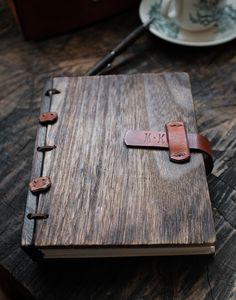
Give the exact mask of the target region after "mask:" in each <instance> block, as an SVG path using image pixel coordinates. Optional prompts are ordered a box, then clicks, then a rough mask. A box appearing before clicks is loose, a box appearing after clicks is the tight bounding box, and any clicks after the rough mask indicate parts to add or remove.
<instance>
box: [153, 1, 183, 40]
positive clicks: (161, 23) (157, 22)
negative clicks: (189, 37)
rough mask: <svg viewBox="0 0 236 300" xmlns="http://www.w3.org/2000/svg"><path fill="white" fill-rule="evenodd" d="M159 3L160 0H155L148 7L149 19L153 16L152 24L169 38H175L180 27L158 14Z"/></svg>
mask: <svg viewBox="0 0 236 300" xmlns="http://www.w3.org/2000/svg"><path fill="white" fill-rule="evenodd" d="M161 3H162V0H157V1H155V3H154V4H153V5H152V6H151V8H150V11H149V16H150V19H152V18H154V21H153V23H152V25H153V26H154V27H155V28H156V29H157V30H159V31H162V32H163V33H164V34H165V35H167V36H169V37H171V38H177V36H178V33H179V30H180V28H179V26H178V25H177V24H176V23H175V22H174V21H170V20H167V19H166V18H165V17H163V16H162V15H161V14H160V10H161Z"/></svg>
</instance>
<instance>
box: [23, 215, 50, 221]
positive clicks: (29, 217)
mask: <svg viewBox="0 0 236 300" xmlns="http://www.w3.org/2000/svg"><path fill="white" fill-rule="evenodd" d="M27 218H28V219H30V220H32V219H41V220H43V219H47V218H48V214H45V213H44V214H40V213H29V214H28V215H27Z"/></svg>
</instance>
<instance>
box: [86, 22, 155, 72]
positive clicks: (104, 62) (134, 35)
mask: <svg viewBox="0 0 236 300" xmlns="http://www.w3.org/2000/svg"><path fill="white" fill-rule="evenodd" d="M152 21H153V19H151V20H149V21H148V22H147V23H145V24H143V25H141V26H139V27H138V28H136V29H135V30H134V31H132V32H131V33H130V34H129V35H128V36H127V37H125V38H124V39H123V40H122V41H121V42H120V43H119V44H118V45H117V46H116V47H115V48H114V49H113V50H112V51H111V52H109V53H108V54H107V55H105V56H104V57H103V58H102V59H101V60H100V61H98V62H97V63H96V64H95V65H94V66H93V67H92V68H91V69H90V70H89V71H88V72H87V73H86V74H85V75H86V76H92V75H96V74H98V73H100V72H101V71H102V70H104V69H105V68H106V67H107V66H108V65H109V64H110V63H111V62H112V61H113V60H114V58H115V57H116V56H118V55H119V54H120V53H122V52H123V51H124V50H126V49H127V48H128V47H129V46H130V45H132V44H133V42H135V41H136V40H137V39H138V38H139V37H140V36H141V35H142V34H143V33H144V32H145V31H146V28H147V27H148V26H149V25H150V24H151V22H152Z"/></svg>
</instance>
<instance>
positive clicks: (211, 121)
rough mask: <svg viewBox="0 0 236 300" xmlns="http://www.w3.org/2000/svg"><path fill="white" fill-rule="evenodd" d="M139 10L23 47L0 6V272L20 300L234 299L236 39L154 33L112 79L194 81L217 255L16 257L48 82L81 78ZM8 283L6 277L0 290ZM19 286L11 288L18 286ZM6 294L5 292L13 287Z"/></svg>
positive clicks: (129, 55)
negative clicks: (196, 44)
mask: <svg viewBox="0 0 236 300" xmlns="http://www.w3.org/2000/svg"><path fill="white" fill-rule="evenodd" d="M138 24H140V20H139V18H138V14H137V11H136V10H135V11H131V12H127V13H125V14H122V15H120V16H117V17H114V18H111V19H110V20H106V21H104V22H101V23H99V24H96V25H94V26H89V27H86V28H83V29H81V30H78V31H76V32H74V33H71V34H67V35H64V36H59V37H55V38H52V39H48V40H45V41H41V42H38V43H33V42H30V43H29V42H26V41H24V40H23V39H22V37H21V35H20V33H19V31H18V29H17V27H16V26H15V21H14V20H13V18H12V16H11V14H10V12H9V11H8V9H7V7H6V4H5V1H3V0H0V78H1V80H0V125H1V131H0V152H1V157H0V174H1V176H0V178H1V182H0V195H1V201H0V211H1V215H0V227H1V234H0V245H1V247H0V264H1V267H2V268H4V270H5V271H6V272H8V273H9V274H10V275H11V278H12V281H11V282H10V284H11V289H12V290H14V289H16V287H17V285H18V284H20V285H21V287H22V288H24V290H25V291H27V293H23V294H21V293H20V292H19V289H17V294H18V298H21V299H28V298H29V296H28V297H27V296H26V294H27V295H28V294H30V295H31V297H32V298H33V299H38V300H45V299H46V300H58V299H70V300H72V299H73V300H74V299H96V300H97V299H102V300H103V299H122V300H123V299H148V300H149V299H158V300H159V299H160V300H163V299H165V300H172V299H175V300H176V299H178V300H182V299H187V300H188V299H189V300H190V299H191V300H192V299H194V300H195V299H196V300H203V299H204V300H213V299H214V300H215V299H216V300H222V299H225V300H228V299H230V300H231V299H235V297H236V292H235V291H236V272H235V270H236V261H235V252H236V241H235V237H236V235H235V232H236V231H235V230H236V229H235V228H236V223H235V213H234V212H235V203H236V194H235V190H236V181H235V176H236V166H235V157H236V153H235V150H236V145H235V143H236V139H235V136H236V118H235V115H236V105H235V83H236V77H235V74H236V55H235V46H236V40H235V41H232V42H230V43H227V44H225V45H222V46H217V47H209V48H202V49H194V48H188V47H184V48H183V47H180V46H175V45H171V44H169V43H166V42H164V41H161V40H160V39H158V38H156V37H154V36H152V35H151V34H148V33H147V35H145V36H143V37H142V38H141V39H140V40H138V41H137V42H136V43H135V44H134V45H133V46H132V47H131V48H129V50H128V51H127V52H126V53H124V54H123V55H122V56H120V57H119V58H118V60H117V61H116V62H115V63H114V65H113V68H111V69H110V73H112V74H128V73H129V74H130V73H141V72H146V73H147V72H153V73H156V72H166V71H168V72H174V71H185V72H188V73H189V74H190V78H191V84H192V92H193V97H194V106H195V111H196V116H197V125H198V130H199V131H200V132H201V133H203V134H205V135H206V136H207V137H208V138H209V139H210V141H211V142H212V144H213V149H214V157H215V167H214V170H213V175H211V176H210V178H209V180H208V182H209V188H210V195H211V200H212V204H213V208H214V210H213V212H214V219H215V227H216V231H217V244H216V246H217V247H216V255H215V257H214V258H212V259H207V258H203V257H173V258H169V257H168V258H163V257H159V258H156V257H152V258H128V259H124V258H123V259H93V260H87V259H86V260H83V261H80V260H79V261H77V262H74V261H73V262H61V263H60V262H58V261H57V262H53V263H44V264H37V263H35V262H33V261H32V260H31V259H30V258H29V257H28V255H27V254H26V253H25V252H24V251H23V250H22V249H21V248H20V239H21V229H22V224H23V214H24V209H25V203H26V198H27V192H28V188H27V186H28V182H29V180H30V176H31V166H32V159H33V152H34V145H35V137H36V131H37V124H38V121H37V117H38V115H39V113H40V103H41V93H42V89H43V86H44V84H45V79H46V78H47V77H50V76H54V77H55V76H78V75H83V74H84V73H85V72H86V71H87V70H88V69H89V67H90V66H92V65H93V64H94V63H95V62H96V61H97V60H98V59H99V58H100V57H101V56H102V55H104V54H105V53H106V52H108V51H109V50H110V49H112V47H113V46H114V45H116V44H117V42H118V41H120V40H121V39H122V38H123V37H124V36H126V35H127V34H128V33H129V32H130V31H131V30H132V29H134V28H135V27H136V26H137V25H138ZM5 280H8V279H7V277H6V276H2V272H1V275H0V282H1V284H2V283H3V282H4V281H5ZM14 281H15V282H14ZM8 285H9V284H8Z"/></svg>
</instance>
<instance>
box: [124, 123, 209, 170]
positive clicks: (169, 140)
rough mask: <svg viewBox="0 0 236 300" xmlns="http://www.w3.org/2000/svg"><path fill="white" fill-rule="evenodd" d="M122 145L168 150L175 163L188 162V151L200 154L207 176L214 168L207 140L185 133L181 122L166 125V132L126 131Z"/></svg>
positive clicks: (197, 135)
mask: <svg viewBox="0 0 236 300" xmlns="http://www.w3.org/2000/svg"><path fill="white" fill-rule="evenodd" d="M173 124H175V126H173ZM124 143H125V145H126V146H127V147H138V148H154V149H166V150H169V153H170V154H169V157H170V160H171V161H173V162H175V163H184V162H188V161H189V160H190V151H192V152H201V153H202V154H203V158H204V163H205V168H206V173H207V175H208V174H210V173H211V171H212V169H213V166H214V165H213V159H212V150H211V145H210V143H209V141H208V139H207V138H206V137H204V136H202V135H200V134H197V133H187V132H186V130H185V126H184V123H183V122H170V123H167V124H166V132H160V131H145V130H128V131H127V132H126V134H125V138H124Z"/></svg>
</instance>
